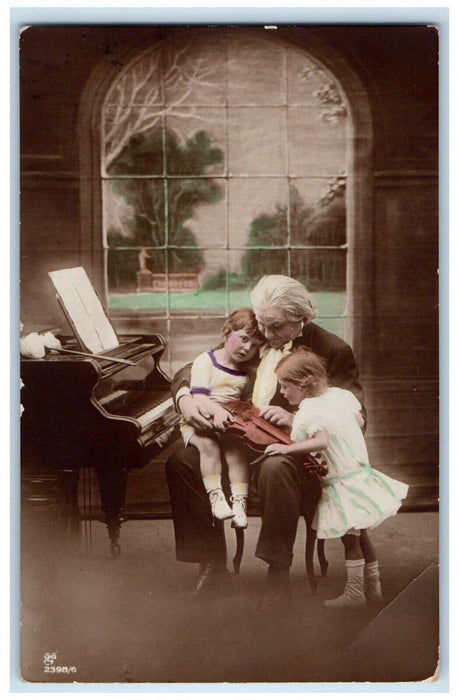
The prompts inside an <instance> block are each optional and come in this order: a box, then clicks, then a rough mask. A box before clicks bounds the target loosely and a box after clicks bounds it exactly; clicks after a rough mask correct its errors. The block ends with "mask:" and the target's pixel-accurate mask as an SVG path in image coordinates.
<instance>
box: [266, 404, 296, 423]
mask: <svg viewBox="0 0 459 700" xmlns="http://www.w3.org/2000/svg"><path fill="white" fill-rule="evenodd" d="M260 416H261V417H262V418H266V420H269V422H270V423H272V424H273V425H279V426H280V427H285V428H291V427H292V423H293V415H292V414H291V413H289V412H288V411H286V410H285V408H281V407H280V406H260Z"/></svg>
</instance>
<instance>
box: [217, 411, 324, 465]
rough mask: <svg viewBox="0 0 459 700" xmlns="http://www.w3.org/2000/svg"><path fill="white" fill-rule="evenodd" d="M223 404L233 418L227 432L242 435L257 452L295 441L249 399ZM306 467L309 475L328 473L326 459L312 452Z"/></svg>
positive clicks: (306, 460) (306, 457)
mask: <svg viewBox="0 0 459 700" xmlns="http://www.w3.org/2000/svg"><path fill="white" fill-rule="evenodd" d="M221 406H222V407H223V408H225V409H226V410H227V411H228V413H230V414H231V416H232V418H233V422H232V423H231V424H230V425H229V426H228V428H227V429H226V432H227V433H230V434H233V435H237V436H239V437H241V438H242V439H243V440H244V442H245V443H246V444H247V445H248V446H249V447H251V448H252V449H253V450H254V451H255V452H264V451H265V448H266V447H267V446H268V445H272V444H273V443H275V442H280V443H282V444H283V445H291V444H292V443H293V440H292V439H291V438H290V436H289V435H287V433H286V432H285V431H284V430H282V429H281V428H278V427H276V426H275V425H273V424H272V423H270V422H269V421H268V420H266V418H262V417H261V416H260V411H259V409H258V408H257V407H256V406H254V405H253V404H252V403H250V402H249V401H237V400H234V401H227V402H225V403H223V404H221ZM256 461H258V460H256ZM304 468H305V470H306V474H307V475H308V476H326V475H327V473H328V468H327V466H326V461H325V460H324V459H321V458H320V456H319V457H316V456H313V455H311V454H307V455H305V461H304Z"/></svg>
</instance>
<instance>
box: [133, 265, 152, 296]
mask: <svg viewBox="0 0 459 700" xmlns="http://www.w3.org/2000/svg"><path fill="white" fill-rule="evenodd" d="M152 291H153V273H152V272H150V270H138V272H137V294H139V292H152Z"/></svg>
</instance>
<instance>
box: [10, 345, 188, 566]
mask: <svg viewBox="0 0 459 700" xmlns="http://www.w3.org/2000/svg"><path fill="white" fill-rule="evenodd" d="M59 340H60V341H61V344H62V349H63V350H64V351H65V350H68V351H70V353H69V354H65V352H64V353H62V354H61V353H60V352H52V351H51V352H49V353H47V354H46V355H45V357H43V358H42V359H27V358H22V359H21V380H22V389H21V404H22V406H23V413H22V417H21V469H22V474H23V475H24V474H25V473H29V474H31V473H40V474H48V475H49V474H55V475H56V478H57V483H58V487H59V490H60V493H61V495H62V496H63V498H64V501H65V503H66V509H67V510H66V512H67V515H66V517H67V524H66V527H67V529H68V530H70V532H72V531H73V532H74V533H75V532H77V531H79V529H80V521H81V517H80V505H79V503H78V481H79V473H80V470H82V469H87V468H94V469H95V471H96V473H97V483H98V488H99V496H100V503H101V508H102V512H103V520H104V522H105V523H106V525H107V528H108V535H109V540H110V550H111V553H112V555H113V556H114V557H117V556H118V555H119V553H120V545H119V536H120V527H121V523H122V522H123V519H124V507H125V496H126V486H127V477H128V472H129V470H131V469H140V468H142V467H143V466H145V465H146V464H147V463H148V462H150V461H151V460H152V459H153V458H154V457H155V456H156V455H158V454H159V453H160V452H161V451H162V450H163V449H164V448H165V447H167V445H169V444H170V443H171V442H172V441H173V440H175V439H176V438H177V437H178V436H179V431H178V421H179V416H178V414H177V413H176V412H175V410H174V406H173V402H172V398H171V395H170V380H169V379H168V378H167V376H166V375H165V374H164V372H163V371H162V370H161V368H160V366H159V361H160V358H161V355H162V354H163V352H164V349H165V343H164V340H163V338H162V337H161V336H160V335H137V336H121V337H120V338H119V345H118V346H117V347H116V348H113V349H111V350H109V351H104V353H103V356H104V358H106V359H101V358H100V357H99V356H97V355H94V356H90V355H91V353H87V355H88V356H86V355H77V354H73V352H78V351H79V350H80V346H79V345H78V342H77V340H76V339H75V338H72V337H59ZM126 361H127V362H129V363H130V364H129V365H128V364H126Z"/></svg>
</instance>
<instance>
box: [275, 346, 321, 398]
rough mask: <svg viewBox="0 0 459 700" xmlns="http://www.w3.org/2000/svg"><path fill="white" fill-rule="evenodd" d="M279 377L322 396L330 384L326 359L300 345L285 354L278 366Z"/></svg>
mask: <svg viewBox="0 0 459 700" xmlns="http://www.w3.org/2000/svg"><path fill="white" fill-rule="evenodd" d="M275 371H276V375H277V378H278V379H280V380H281V381H283V382H289V383H290V384H295V385H296V386H299V387H300V388H301V389H307V390H308V394H309V395H310V396H320V394H323V392H324V391H325V389H326V388H327V386H328V381H327V370H326V365H325V360H324V359H323V358H322V357H319V355H316V353H315V352H312V350H310V349H309V348H306V347H304V346H303V347H300V348H297V349H296V350H293V351H292V352H291V353H290V354H289V355H285V356H284V357H283V358H282V359H281V360H280V361H279V362H278V364H277V366H276V370H275Z"/></svg>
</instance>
